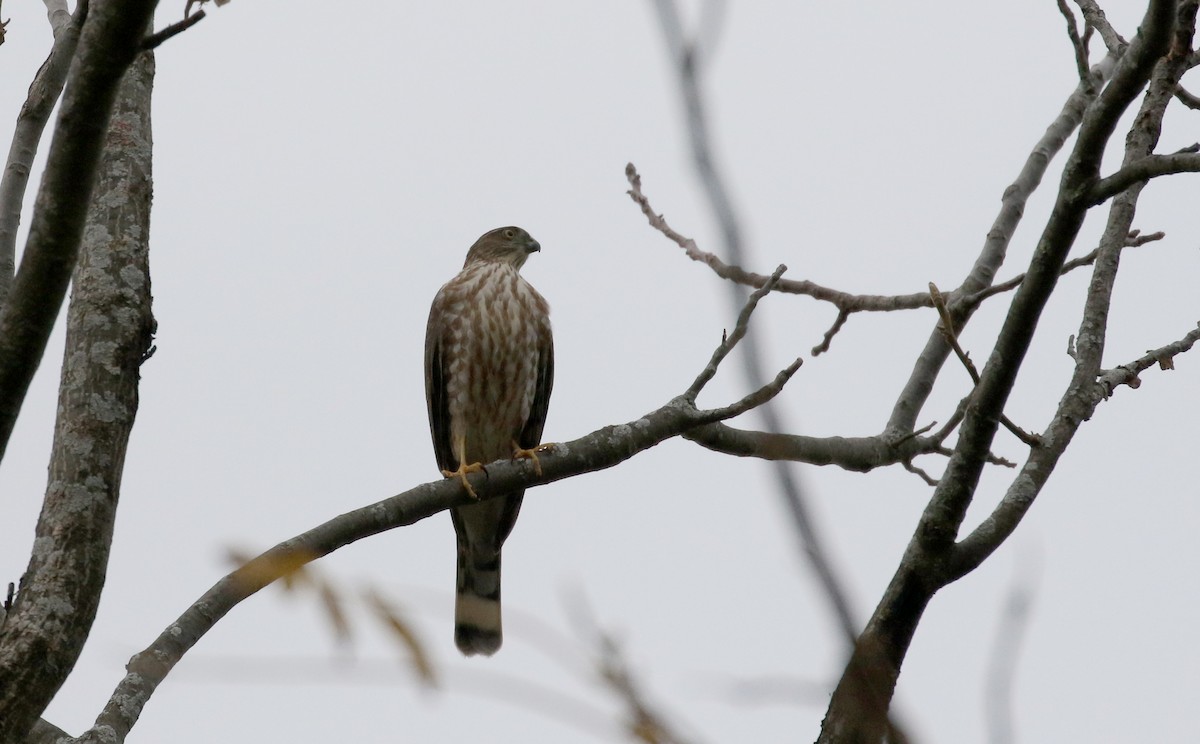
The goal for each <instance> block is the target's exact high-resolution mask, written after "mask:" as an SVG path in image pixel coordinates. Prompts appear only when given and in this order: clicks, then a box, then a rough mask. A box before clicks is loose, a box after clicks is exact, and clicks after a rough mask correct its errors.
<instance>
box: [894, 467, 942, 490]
mask: <svg viewBox="0 0 1200 744" xmlns="http://www.w3.org/2000/svg"><path fill="white" fill-rule="evenodd" d="M900 464H901V465H903V466H904V469H905V470H907V471H908V472H910V473H914V474H916V475H917V476H918V477H919V478H920V479H921V480H923V481H925V485H927V486H930V487H933V488H936V487H937V484H938V482H937V479H936V478H933V477H931V476H930V475H929V473H926V472H925V471H924V470H922V469H921V468H919V467H917V466H916V465H914V464H913V461H912V460H903V461H901V463H900Z"/></svg>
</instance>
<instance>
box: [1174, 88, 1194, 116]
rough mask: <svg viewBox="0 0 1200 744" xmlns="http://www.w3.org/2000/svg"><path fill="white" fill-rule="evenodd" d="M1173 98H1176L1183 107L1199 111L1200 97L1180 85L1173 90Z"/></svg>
mask: <svg viewBox="0 0 1200 744" xmlns="http://www.w3.org/2000/svg"><path fill="white" fill-rule="evenodd" d="M1175 97H1176V98H1178V99H1179V102H1180V103H1182V104H1183V105H1184V106H1187V107H1188V108H1190V109H1192V110H1200V97H1198V96H1196V95H1195V94H1193V93H1191V92H1189V91H1188V90H1187V89H1186V88H1184V87H1183V86H1182V85H1180V86H1179V87H1177V88H1176V89H1175Z"/></svg>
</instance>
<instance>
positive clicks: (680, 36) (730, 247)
mask: <svg viewBox="0 0 1200 744" xmlns="http://www.w3.org/2000/svg"><path fill="white" fill-rule="evenodd" d="M654 7H655V9H656V11H657V13H658V19H659V24H660V26H661V28H662V32H663V37H664V39H665V41H666V44H667V51H668V53H669V54H670V59H671V63H672V66H673V67H674V68H675V71H676V72H677V73H678V76H679V89H680V93H681V94H682V97H683V104H684V112H685V118H686V121H687V131H688V137H689V141H690V142H691V150H692V161H693V164H694V165H695V167H696V174H697V177H698V178H699V180H700V183H701V186H702V187H703V189H704V192H705V194H706V195H707V197H708V202H709V204H710V206H711V207H712V210H713V213H714V215H715V216H716V220H717V224H718V227H719V229H720V231H721V236H722V248H723V249H724V254H725V257H726V259H727V261H728V262H729V263H732V264H735V265H738V266H745V265H747V262H746V255H745V254H746V251H745V246H744V243H743V238H742V228H741V221H740V219H739V218H738V214H737V210H736V209H735V208H734V206H733V200H732V198H731V197H730V195H729V190H728V188H727V187H726V185H725V178H724V177H723V176H722V174H721V172H720V169H719V168H718V167H717V164H716V158H715V156H714V148H713V146H712V141H711V136H710V133H709V127H708V121H709V117H708V112H707V108H706V106H705V101H704V96H703V94H702V92H701V82H700V78H699V72H698V70H697V56H698V54H699V53H700V50H698V49H697V48H696V45H695V44H694V43H692V42H690V41H688V39H687V36H686V34H685V33H684V30H683V22H682V19H681V18H680V15H679V8H678V7H677V5H676V3H675V0H654ZM712 17H714V16H709V18H712ZM715 33H716V32H715V31H713V30H712V29H711V24H709V27H708V34H707V38H710V39H711V38H714V37H715ZM727 286H728V287H729V293H730V294H729V296H730V301H731V304H732V306H733V307H734V308H735V309H736V308H740V307H741V305H742V303H743V302H744V301H745V294H746V290H745V289H744V288H743V287H741V286H739V285H738V284H735V283H733V282H729V283H727ZM742 358H743V360H744V363H745V367H744V370H745V376H746V378H747V380H748V382H749V384H750V385H751V386H752V387H757V386H758V385H760V384H761V381H762V380H764V379H766V374H765V372H764V365H763V361H762V359H763V354H762V351H761V349H760V348H759V345H758V341H757V337H755V336H753V335H751V336H749V337H747V338H746V339H745V341H744V342H743V356H742ZM759 411H760V415H761V416H762V418H763V423H764V429H765V430H766V431H767V432H769V433H777V432H782V431H787V430H788V427H787V426H786V424H785V422H784V421H783V420H782V416H781V414H780V413H779V411H778V408H777V407H776V406H774V405H765V406H762V407H760V408H759ZM771 468H772V470H773V471H774V475H775V482H776V484H777V487H778V489H779V492H780V495H781V496H782V497H783V500H784V504H785V505H786V507H787V509H788V513H789V514H790V516H791V519H792V525H793V527H794V528H795V530H796V534H797V536H798V537H799V541H800V549H801V551H802V554H803V556H804V558H805V560H806V561H807V562H808V564H809V566H810V567H811V568H812V570H813V571H814V572H815V573H816V575H817V579H818V581H819V583H820V585H821V588H822V590H823V592H824V594H825V596H826V598H827V599H828V600H829V602H830V605H831V606H832V609H833V612H834V616H835V617H836V619H837V624H838V628H839V631H840V632H841V633H842V634H843V635H844V636H845V638H846V639H847V642H848V643H853V639H854V638H855V637H856V636H857V635H858V631H859V628H860V625H859V621H857V620H856V619H855V618H854V613H853V611H852V609H851V607H850V600H849V597H848V596H847V594H846V591H845V589H844V588H843V585H842V584H843V582H842V580H841V579H840V577H839V576H838V575H837V571H836V569H835V568H834V566H833V562H832V560H831V559H830V557H829V555H828V549H827V548H826V547H825V545H824V540H823V538H822V536H821V534H820V531H819V529H818V528H817V526H816V524H815V520H814V517H813V515H812V512H811V509H810V508H809V505H808V502H807V500H806V499H805V497H804V493H803V490H802V488H801V485H800V481H799V479H798V478H797V477H796V473H795V470H794V469H793V466H792V464H791V463H788V462H786V461H783V460H776V461H772V463H771Z"/></svg>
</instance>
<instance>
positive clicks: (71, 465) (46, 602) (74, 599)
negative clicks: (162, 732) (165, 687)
mask: <svg viewBox="0 0 1200 744" xmlns="http://www.w3.org/2000/svg"><path fill="white" fill-rule="evenodd" d="M127 5H129V4H128V3H96V6H97V7H95V8H94V9H93V17H95V14H100V13H104V12H106V11H107V12H109V13H116V14H121V12H122V10H123V9H124V8H125V6H127ZM149 5H151V4H148V3H147V4H143V9H144V10H147V11H148V10H149ZM147 20H148V14H143V16H142V22H141V23H140V24H136V30H137V33H136V34H133V35H130V36H128V37H127V38H126V41H127V42H128V43H130V44H136V42H137V40H139V39H140V38H141V29H143V28H145V27H146V25H147V23H146V21H147ZM89 23H90V22H89ZM88 30H90V29H88ZM88 30H85V32H84V33H85V40H86V39H87V31H88ZM93 43H95V44H96V46H93V47H92V48H91V49H92V51H93V53H98V52H97V50H98V49H101V48H105V47H104V46H103V45H100V44H99V43H97V42H95V41H94V40H93ZM81 47H82V44H81ZM86 53H87V52H84V54H86ZM128 56H129V58H132V54H130V55H128ZM86 65H87V62H86V57H85V58H84V60H81V61H79V62H77V64H76V68H75V77H74V82H75V83H76V85H80V84H83V81H84V79H85V78H86V76H85V75H84V74H83V70H84V69H86ZM153 76H154V60H153V57H152V56H150V55H148V54H145V55H142V56H140V57H139V58H137V60H136V61H135V62H134V64H133V65H132V66H131V67H130V70H129V73H128V74H127V75H125V77H124V80H123V81H122V82H121V85H120V91H119V95H118V96H117V101H116V105H115V107H114V109H113V111H112V116H111V120H109V117H108V116H107V111H106V112H105V116H103V117H102V118H103V119H104V120H106V121H108V124H107V136H106V138H105V139H104V140H103V141H102V145H103V158H102V159H101V161H100V163H99V168H98V171H99V172H98V177H97V179H96V186H95V189H94V191H93V193H92V198H91V205H90V207H89V208H88V210H87V220H86V229H83V230H82V232H83V238H82V247H81V249H80V251H79V260H78V263H77V265H75V267H74V273H73V276H72V280H73V283H74V290H73V292H72V297H71V303H70V308H69V310H68V313H67V341H66V350H65V353H64V359H63V369H62V379H61V384H60V388H59V400H58V417H57V421H56V424H55V431H54V444H53V450H52V453H51V459H50V467H49V479H48V483H47V487H46V496H45V501H44V502H43V506H42V513H41V516H40V517H39V519H38V524H37V536H36V539H35V541H34V547H33V552H32V555H31V556H30V562H29V566H28V568H27V569H26V571H25V574H24V576H23V577H22V580H21V587H20V591H19V592H18V594H17V598H16V602H15V604H14V606H13V609H12V612H11V613H10V614H9V617H8V620H7V622H6V623H5V625H4V628H3V632H2V633H0V742H5V743H6V744H7V743H8V742H17V741H22V740H23V739H24V738H25V736H26V734H27V733H28V732H29V731H30V729H31V727H33V726H34V724H35V722H36V721H37V719H38V717H39V716H40V715H41V713H42V711H43V710H44V709H45V707H46V705H47V704H48V703H49V701H50V700H51V698H53V696H54V694H55V693H56V692H57V690H58V688H59V687H60V686H61V685H62V683H63V682H64V681H65V680H66V678H67V676H68V675H69V674H70V672H71V669H72V668H73V667H74V665H75V662H76V660H77V659H78V657H79V653H80V651H81V650H82V649H83V644H84V641H85V640H86V639H87V636H88V632H89V631H90V629H91V626H92V622H93V620H94V619H95V616H96V609H97V606H98V605H99V601H100V593H101V590H102V588H103V586H104V578H105V572H106V569H107V565H108V553H109V547H110V545H111V542H112V531H113V522H114V519H115V517H116V509H117V501H118V496H119V493H120V486H121V472H122V468H123V466H124V463H125V449H126V445H127V444H128V441H129V432H130V430H131V428H132V426H133V421H134V416H135V414H136V412H137V405H138V379H139V368H140V366H141V363H142V361H143V359H144V358H145V355H146V352H147V349H148V347H149V345H150V340H151V337H152V334H153V329H154V319H153V316H152V315H151V310H150V274H149V266H148V256H147V254H148V238H149V225H150V200H151V171H150V157H151V137H150V92H151V85H152V82H153ZM118 77H119V76H118ZM64 127H65V128H66V129H67V130H68V131H75V130H74V128H73V126H72V125H71V124H70V122H60V132H59V133H58V134H56V141H57V140H58V139H59V138H60V137H61V136H62V131H61V130H62V129H63V128H64ZM46 183H48V184H51V185H53V184H54V183H55V179H53V178H51V177H49V176H48V177H47V179H46ZM79 197H80V193H79V192H78V191H77V190H76V191H71V192H68V193H66V194H63V193H43V194H41V195H40V196H39V201H40V202H44V203H50V202H55V201H70V200H72V199H77V198H79ZM63 209H67V210H69V209H73V207H63ZM81 227H82V225H81ZM63 239H64V240H65V236H64V237H63ZM66 253H70V251H65V252H64V254H63V255H60V256H59V257H58V258H59V260H60V261H62V260H66V259H67V256H66V255H65V254H66ZM72 263H73V262H72ZM23 271H24V269H23ZM44 303H45V304H46V305H48V306H50V307H48V308H45V309H44V310H43V312H45V311H50V310H53V309H54V308H56V307H57V300H55V299H54V298H53V297H50V298H46V299H45V300H44ZM50 319H51V321H52V320H53V316H52V315H51V318H50ZM4 330H5V333H7V332H8V330H9V328H8V327H7V326H6V327H5V329H4ZM27 353H31V352H27Z"/></svg>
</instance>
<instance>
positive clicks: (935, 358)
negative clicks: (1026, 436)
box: [887, 53, 1117, 433]
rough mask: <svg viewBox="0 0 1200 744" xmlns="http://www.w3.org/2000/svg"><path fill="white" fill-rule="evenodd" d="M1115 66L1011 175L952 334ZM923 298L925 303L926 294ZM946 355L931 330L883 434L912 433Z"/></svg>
mask: <svg viewBox="0 0 1200 744" xmlns="http://www.w3.org/2000/svg"><path fill="white" fill-rule="evenodd" d="M1116 61H1117V56H1116V55H1114V54H1112V53H1110V54H1109V55H1108V56H1106V57H1105V58H1104V59H1103V60H1102V61H1101V62H1100V63H1099V64H1097V65H1096V66H1095V67H1094V68H1092V79H1091V80H1090V81H1089V82H1088V83H1085V82H1083V81H1081V82H1080V83H1079V84H1078V85H1077V86H1076V87H1075V91H1074V92H1073V93H1072V94H1071V95H1070V97H1069V98H1068V99H1067V102H1066V103H1065V104H1064V105H1063V108H1062V111H1060V112H1059V114H1058V116H1057V117H1056V118H1055V119H1054V121H1053V122H1051V124H1050V126H1049V127H1047V128H1046V132H1045V134H1043V135H1042V138H1041V139H1040V140H1038V142H1037V144H1036V145H1034V148H1033V150H1032V152H1030V153H1029V157H1028V158H1026V160H1025V164H1024V165H1023V166H1022V168H1021V171H1020V172H1019V173H1018V174H1017V178H1016V180H1014V181H1013V182H1012V184H1010V185H1009V187H1008V188H1007V189H1005V190H1004V196H1003V198H1002V199H1001V204H1000V212H999V214H997V215H996V219H995V220H994V221H993V222H992V226H991V229H989V230H988V233H987V239H986V240H985V241H984V243H983V248H982V249H981V250H980V252H979V256H978V257H977V258H976V259H975V265H974V267H972V269H971V273H970V274H969V275H968V276H967V278H966V279H965V280H964V281H963V283H962V285H961V286H959V288H958V289H956V290H955V291H954V292H953V293H952V295H951V298H952V299H951V301H950V302H949V303H948V304H949V306H950V309H951V313H952V315H953V318H954V321H955V322H954V330H955V332H956V333H957V332H961V331H962V328H963V326H964V325H966V323H967V321H968V320H969V319H970V317H971V315H972V313H973V312H974V310H975V307H973V306H971V305H969V304H960V302H959V300H958V298H960V297H968V296H971V295H973V294H975V293H977V292H980V291H982V290H984V289H986V288H987V287H989V286H990V285H991V284H992V281H993V280H994V278H995V276H996V272H997V271H998V270H999V269H1000V266H1001V265H1002V264H1003V263H1004V257H1005V255H1006V254H1007V252H1008V245H1009V242H1010V241H1011V240H1012V236H1013V233H1014V232H1015V231H1016V229H1017V225H1019V224H1020V222H1021V217H1022V216H1023V215H1024V213H1025V204H1026V202H1027V201H1028V200H1029V197H1030V196H1031V195H1032V194H1033V192H1034V191H1035V190H1037V188H1038V186H1039V185H1040V184H1041V182H1042V176H1044V175H1045V173H1046V167H1047V166H1048V165H1049V164H1050V161H1051V160H1053V159H1054V156H1055V155H1056V154H1057V153H1058V152H1059V150H1061V149H1062V147H1063V145H1064V144H1065V143H1066V141H1067V138H1068V137H1069V136H1070V135H1071V133H1072V132H1074V131H1075V129H1076V127H1078V126H1079V124H1080V122H1081V121H1082V120H1083V115H1084V111H1085V110H1086V109H1087V107H1088V106H1089V105H1090V104H1091V102H1092V101H1093V100H1094V99H1095V97H1096V90H1097V89H1098V88H1099V87H1100V85H1101V84H1102V83H1103V82H1104V81H1105V80H1107V79H1108V78H1109V76H1110V75H1111V74H1112V72H1113V69H1114V68H1115V65H1116ZM926 297H927V298H928V294H926ZM950 352H951V349H950V345H949V344H948V343H946V340H945V338H943V337H942V334H941V332H940V331H938V330H937V329H936V328H934V330H933V331H932V333H931V334H930V336H929V340H928V341H926V343H925V348H924V349H923V350H922V351H921V354H920V355H919V356H918V357H917V360H916V362H915V364H914V365H913V371H912V373H911V374H910V375H909V378H908V382H907V383H906V384H905V386H904V389H903V390H902V391H901V392H900V395H899V396H898V397H897V399H896V404H895V406H894V407H893V408H892V415H891V417H890V418H889V420H888V424H887V430H888V431H892V432H898V433H902V432H907V431H912V429H913V427H914V426H915V425H916V421H917V418H918V417H919V416H920V414H921V410H922V408H923V407H924V406H925V402H926V401H927V400H928V399H929V395H930V393H932V392H933V384H934V381H935V380H936V379H937V376H938V373H939V372H940V371H941V369H942V366H943V365H944V364H945V363H946V360H947V359H948V358H949V355H950Z"/></svg>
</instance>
